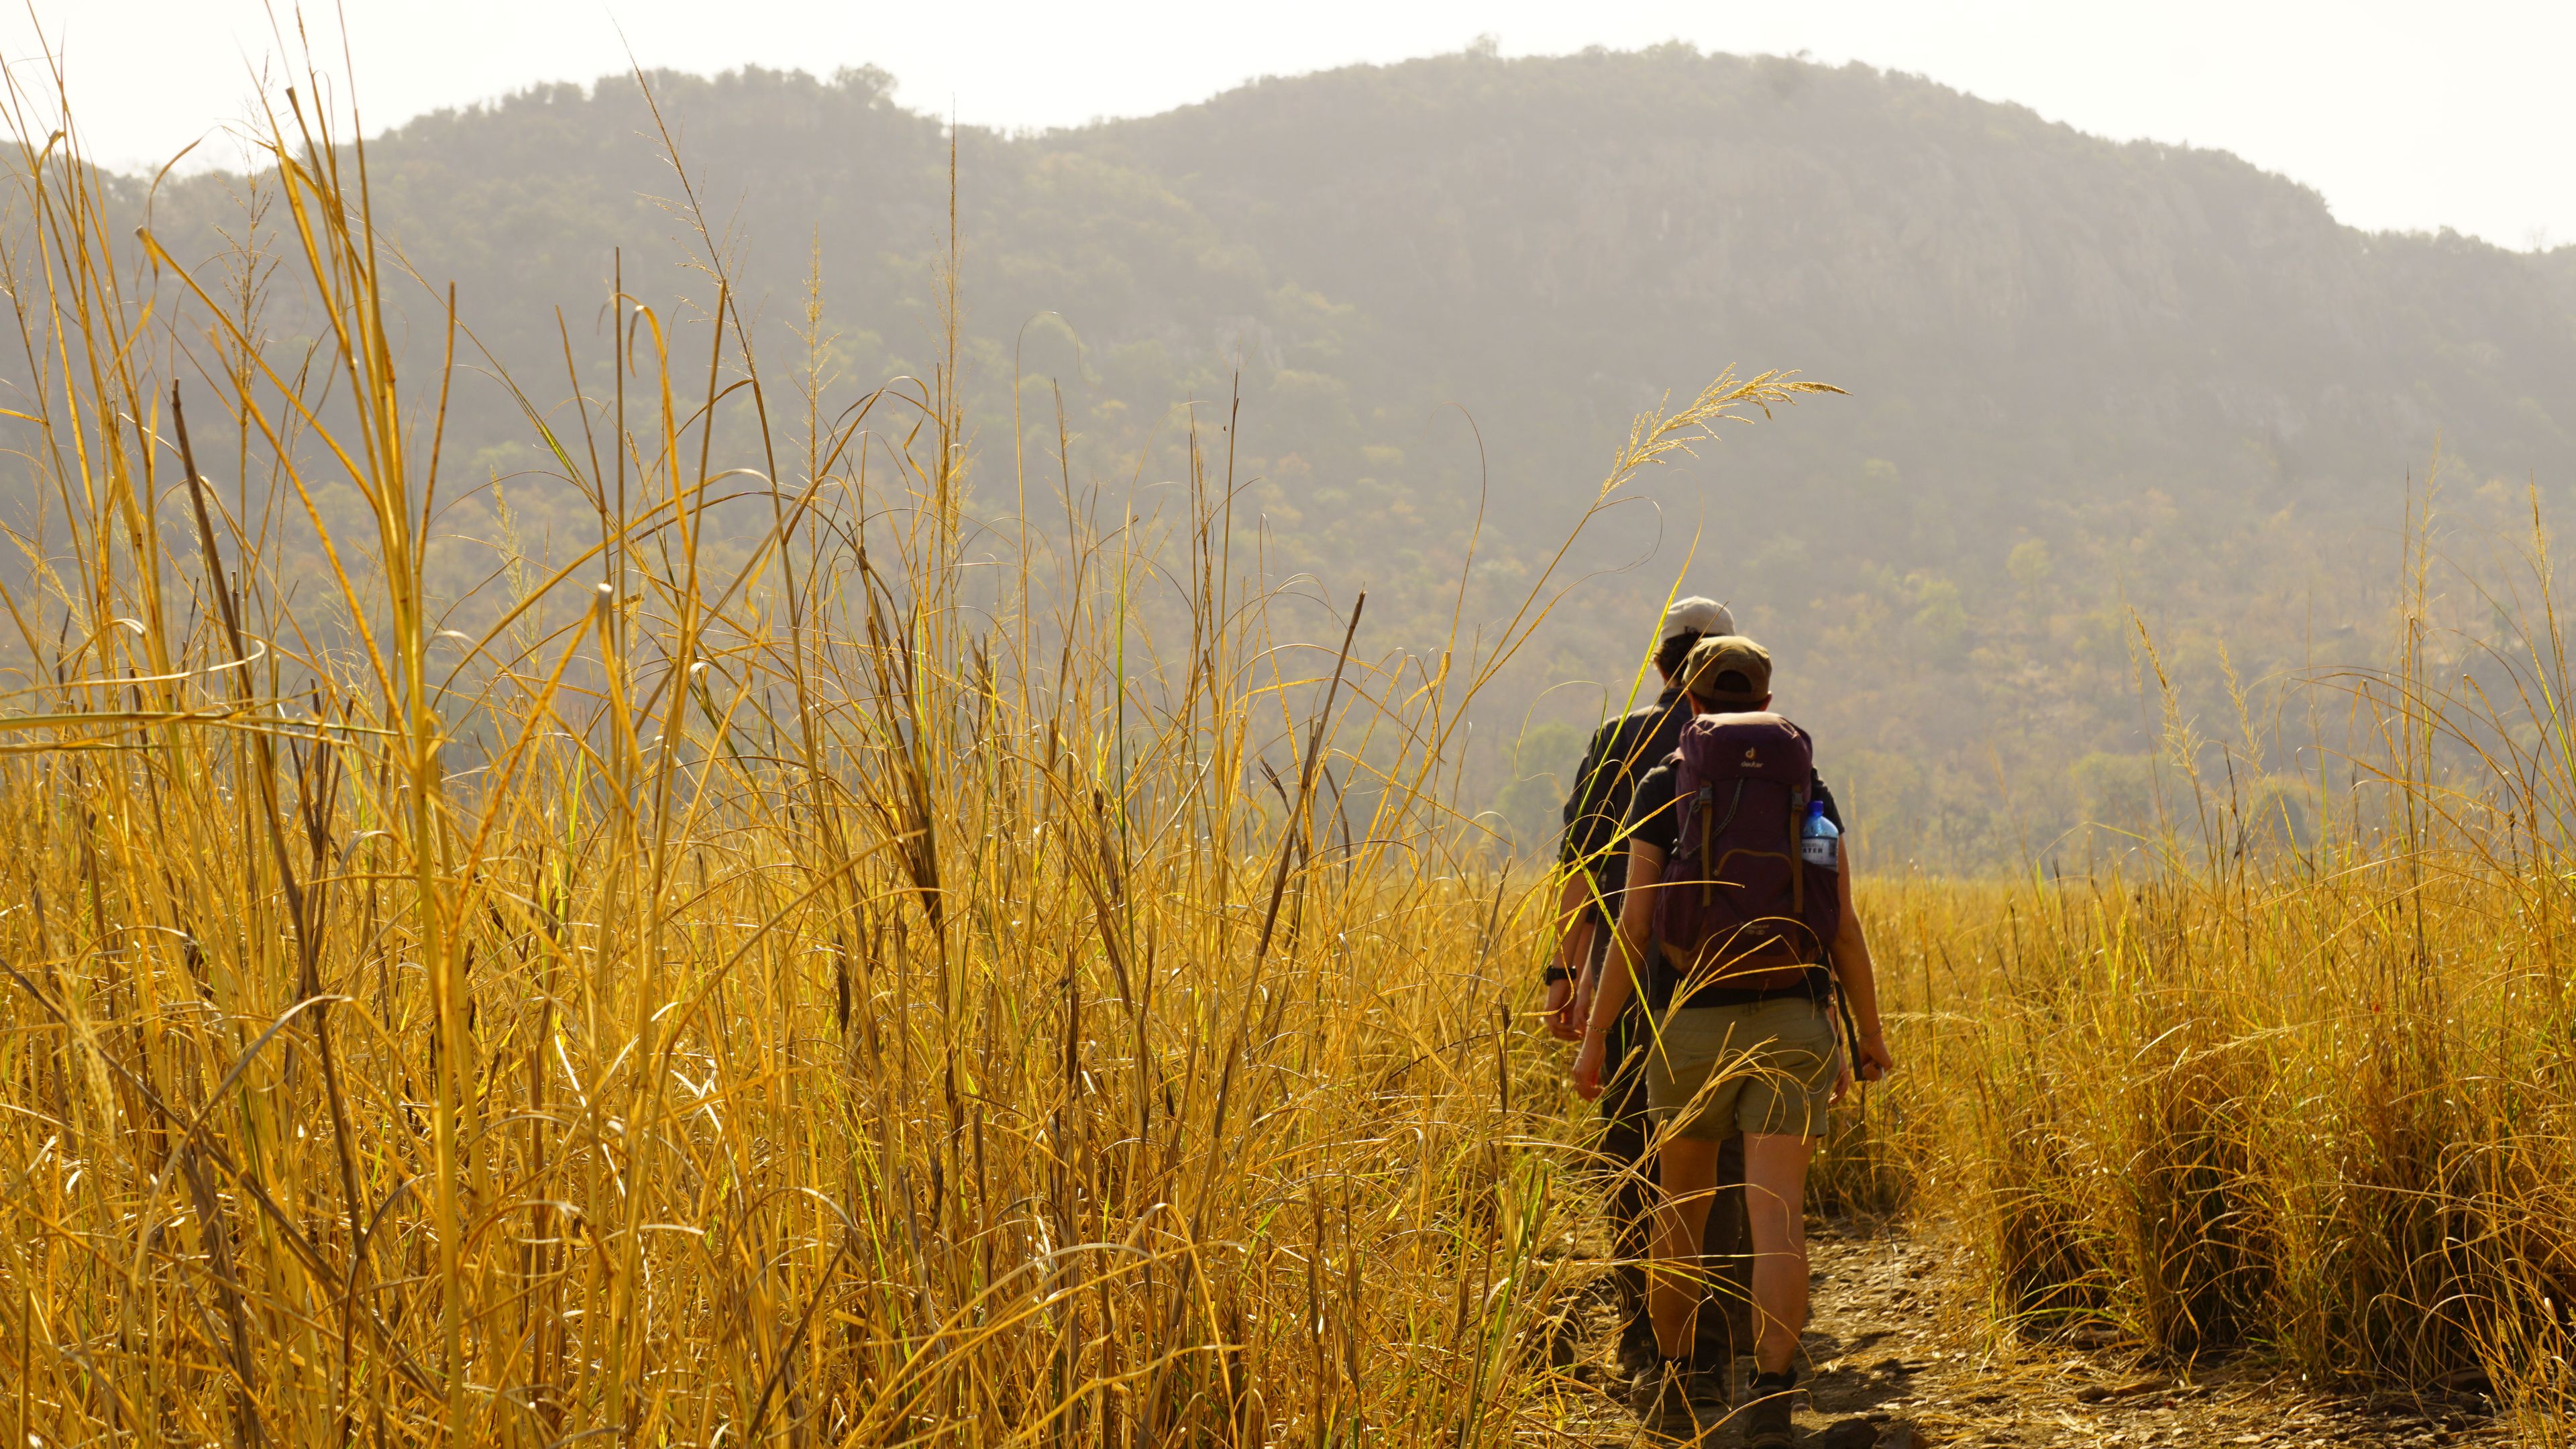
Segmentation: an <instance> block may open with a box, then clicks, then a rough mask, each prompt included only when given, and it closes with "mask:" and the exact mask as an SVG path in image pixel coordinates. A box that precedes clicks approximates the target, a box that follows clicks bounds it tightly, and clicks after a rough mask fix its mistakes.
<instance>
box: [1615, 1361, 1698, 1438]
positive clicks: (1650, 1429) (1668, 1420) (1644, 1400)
mask: <svg viewBox="0 0 2576 1449" xmlns="http://www.w3.org/2000/svg"><path fill="white" fill-rule="evenodd" d="M1690 1390H1691V1372H1690V1369H1689V1368H1688V1367H1687V1366H1686V1365H1684V1364H1682V1363H1680V1362H1678V1361H1676V1360H1673V1359H1658V1360H1656V1362H1655V1366H1654V1367H1652V1368H1650V1369H1648V1370H1646V1371H1645V1372H1644V1373H1641V1374H1639V1375H1637V1377H1636V1380H1635V1382H1633V1383H1631V1384H1629V1385H1628V1407H1629V1408H1630V1409H1631V1410H1634V1411H1635V1413H1636V1415H1637V1422H1638V1424H1639V1425H1640V1426H1642V1427H1643V1428H1644V1429H1645V1431H1646V1433H1647V1435H1648V1436H1649V1437H1650V1438H1656V1439H1663V1440H1666V1441H1668V1442H1679V1443H1689V1442H1692V1441H1694V1440H1696V1439H1698V1438H1699V1435H1700V1427H1701V1426H1700V1418H1701V1415H1700V1413H1699V1411H1698V1410H1697V1409H1696V1408H1695V1407H1694V1406H1693V1405H1692V1403H1691V1392H1690ZM1710 1422H1711V1423H1714V1422H1716V1421H1715V1420H1714V1419H1712V1420H1710Z"/></svg>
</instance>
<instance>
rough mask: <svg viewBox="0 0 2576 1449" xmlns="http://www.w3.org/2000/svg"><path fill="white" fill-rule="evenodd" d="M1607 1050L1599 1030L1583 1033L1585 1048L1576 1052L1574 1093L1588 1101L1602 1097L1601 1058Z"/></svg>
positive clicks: (1595, 1100)
mask: <svg viewBox="0 0 2576 1449" xmlns="http://www.w3.org/2000/svg"><path fill="white" fill-rule="evenodd" d="M1607 1051H1608V1044H1607V1043H1606V1042H1604V1041H1603V1040H1602V1038H1601V1034H1600V1033H1599V1032H1585V1033H1584V1034H1583V1050H1581V1051H1579V1052H1576V1053H1575V1054H1574V1095H1576V1096H1578V1097H1581V1098H1582V1099H1583V1100H1585V1101H1587V1102H1597V1101H1599V1100H1600V1099H1601V1058H1602V1057H1603V1056H1604V1055H1605V1054H1606V1053H1607Z"/></svg>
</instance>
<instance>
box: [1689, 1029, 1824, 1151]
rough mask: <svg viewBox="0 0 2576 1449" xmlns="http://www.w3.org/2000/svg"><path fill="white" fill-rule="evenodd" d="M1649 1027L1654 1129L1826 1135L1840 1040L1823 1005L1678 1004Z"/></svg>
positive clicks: (1703, 1134) (1716, 1134)
mask: <svg viewBox="0 0 2576 1449" xmlns="http://www.w3.org/2000/svg"><path fill="white" fill-rule="evenodd" d="M1655 1025H1656V1028H1657V1030H1656V1033H1655V1039H1654V1040H1653V1041H1651V1042H1649V1043H1648V1044H1647V1047H1646V1105H1647V1106H1648V1107H1649V1108H1650V1109H1651V1110H1652V1111H1653V1113H1654V1117H1655V1126H1656V1127H1657V1128H1658V1129H1660V1130H1669V1131H1671V1132H1673V1133H1674V1135H1676V1136H1681V1137H1695V1138H1699V1139H1701V1140H1703V1141H1717V1140H1721V1139H1723V1138H1727V1137H1731V1136H1733V1135H1735V1134H1736V1133H1738V1132H1766V1133H1778V1134H1782V1135H1790V1136H1799V1137H1822V1136H1824V1135H1825V1119H1826V1114H1827V1109H1828V1108H1829V1107H1830V1106H1831V1104H1832V1099H1833V1092H1834V1078H1835V1076H1836V1075H1837V1074H1839V1072H1840V1071H1841V1069H1842V1039H1841V1038H1840V1037H1839V1036H1838V1035H1836V1033H1835V1031H1834V1019H1833V1017H1832V1016H1831V1015H1830V1014H1829V1012H1828V1009H1827V1008H1826V1007H1823V1006H1820V1005H1818V1004H1817V1003H1815V1002H1813V1001H1810V1000H1808V999H1807V998H1806V997H1803V996H1783V997H1775V998H1773V999H1771V1000H1769V1001H1757V1002H1754V1003H1752V1004H1751V1005H1749V1006H1686V1007H1683V1008H1681V1009H1679V1010H1677V1011H1667V1012H1665V1013H1664V1014H1663V1015H1662V1017H1660V1018H1659V1019H1657V1021H1656V1023H1655ZM1676 1122H1678V1123H1679V1124H1680V1125H1678V1126H1675V1125H1674V1124H1675V1123H1676Z"/></svg>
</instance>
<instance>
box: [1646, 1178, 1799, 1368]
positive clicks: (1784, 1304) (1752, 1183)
mask: <svg viewBox="0 0 2576 1449" xmlns="http://www.w3.org/2000/svg"><path fill="white" fill-rule="evenodd" d="M1712 1145H1713V1144H1712ZM1815 1145H1816V1144H1815V1139H1813V1138H1810V1137H1796V1136H1789V1135H1786V1134H1781V1133H1773V1132H1748V1133H1746V1134H1744V1207H1745V1213H1746V1216H1747V1217H1749V1218H1750V1219H1751V1223H1750V1226H1751V1228H1752V1230H1753V1322H1754V1327H1753V1333H1754V1340H1753V1365H1754V1367H1755V1368H1757V1369H1759V1370H1760V1371H1762V1372H1763V1373H1772V1374H1776V1373H1780V1372H1783V1371H1784V1370H1786V1369H1787V1368H1788V1367H1789V1365H1790V1362H1791V1361H1792V1360H1794V1359H1796V1358H1797V1356H1798V1335H1799V1333H1800V1332H1802V1331H1803V1330H1804V1329H1805V1328H1806V1326H1807V1227H1806V1215H1807V1159H1808V1157H1809V1156H1810V1155H1811V1154H1812V1153H1813V1152H1814V1150H1815ZM1713 1160H1714V1159H1712V1161H1713ZM1660 1251H1661V1250H1660V1248H1659V1249H1658V1252H1660ZM1655 1327H1656V1330H1657V1333H1658V1336H1660V1334H1661V1331H1662V1328H1663V1320H1662V1319H1661V1317H1660V1316H1659V1317H1658V1318H1657V1319H1656V1322H1655Z"/></svg>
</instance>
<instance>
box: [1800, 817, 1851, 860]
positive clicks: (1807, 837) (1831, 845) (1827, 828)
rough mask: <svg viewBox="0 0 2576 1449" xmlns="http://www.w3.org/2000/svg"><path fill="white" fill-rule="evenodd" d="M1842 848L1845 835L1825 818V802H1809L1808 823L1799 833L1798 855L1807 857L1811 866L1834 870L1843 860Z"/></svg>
mask: <svg viewBox="0 0 2576 1449" xmlns="http://www.w3.org/2000/svg"><path fill="white" fill-rule="evenodd" d="M1842 848H1843V833H1842V831H1841V829H1840V828H1839V827H1837V826H1836V825H1835V824H1834V822H1832V821H1831V820H1828V819H1826V818H1825V802H1824V801H1822V800H1810V801H1808V802H1807V823H1806V825H1805V827H1804V828H1802V829H1801V830H1800V831H1799V832H1798V854H1799V855H1801V856H1803V857H1805V859H1806V862H1807V864H1809V865H1821V866H1823V867H1824V868H1825V869H1827V870H1832V869H1833V868H1834V866H1835V863H1836V862H1837V861H1839V860H1840V859H1841V858H1842Z"/></svg>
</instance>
